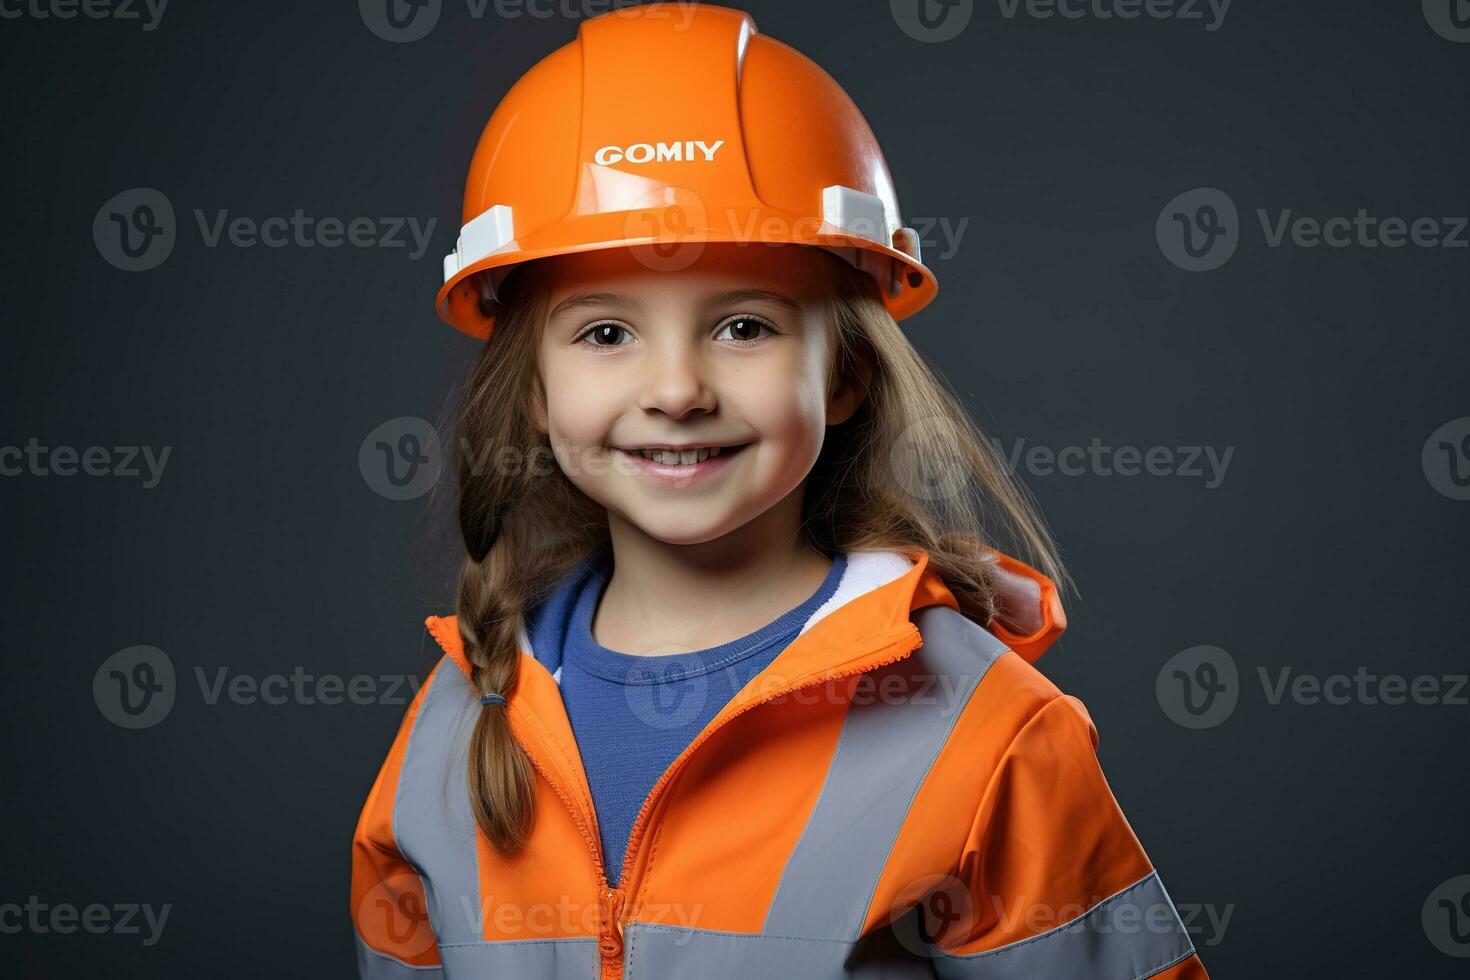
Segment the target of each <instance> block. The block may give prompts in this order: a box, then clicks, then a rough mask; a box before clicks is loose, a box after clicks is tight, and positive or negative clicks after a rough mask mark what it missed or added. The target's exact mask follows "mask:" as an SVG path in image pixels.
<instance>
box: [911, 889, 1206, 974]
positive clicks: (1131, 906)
mask: <svg viewBox="0 0 1470 980" xmlns="http://www.w3.org/2000/svg"><path fill="white" fill-rule="evenodd" d="M936 952H937V953H938V954H939V955H938V956H937V957H936V959H935V960H934V971H935V973H936V975H938V976H940V977H943V978H945V980H949V978H952V977H953V978H984V980H1023V978H1024V980H1030V978H1032V977H1089V978H1096V980H1143V978H1144V977H1151V976H1154V975H1155V974H1157V973H1159V972H1161V971H1163V970H1167V969H1168V968H1169V967H1171V966H1173V965H1174V964H1176V963H1179V962H1180V961H1182V960H1185V959H1187V958H1188V957H1190V956H1191V955H1193V953H1194V943H1193V942H1191V941H1190V938H1189V933H1188V932H1187V931H1186V930H1185V928H1184V923H1183V922H1182V921H1180V919H1179V913H1178V911H1176V910H1175V908H1174V903H1173V902H1172V901H1170V900H1169V893H1168V892H1166V891H1165V890H1164V885H1163V883H1162V882H1160V881H1159V876H1158V872H1150V873H1149V874H1147V875H1145V876H1144V877H1143V878H1140V879H1139V880H1138V881H1137V882H1135V883H1134V884H1132V885H1129V886H1128V887H1127V888H1125V889H1123V890H1122V891H1120V892H1118V893H1117V894H1116V895H1113V896H1112V897H1111V898H1106V899H1104V900H1103V901H1101V902H1099V903H1098V904H1097V905H1094V906H1093V907H1092V908H1091V909H1090V910H1089V911H1087V912H1085V913H1083V914H1082V915H1079V916H1078V917H1077V918H1075V919H1073V920H1072V921H1070V922H1067V923H1065V924H1063V925H1060V926H1058V927H1057V928H1055V929H1052V930H1051V931H1050V932H1043V933H1042V934H1040V935H1039V936H1032V937H1031V938H1030V939H1023V940H1021V941H1019V942H1014V943H1011V944H1010V945H1008V946H1001V947H1000V948H998V949H991V950H986V951H984V952H981V953H971V954H969V955H968V956H955V955H952V954H949V953H945V952H944V951H943V950H936Z"/></svg>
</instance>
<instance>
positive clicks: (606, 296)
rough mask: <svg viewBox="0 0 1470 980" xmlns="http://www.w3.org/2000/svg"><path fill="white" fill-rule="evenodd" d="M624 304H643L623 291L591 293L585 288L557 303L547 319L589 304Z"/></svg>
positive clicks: (552, 318)
mask: <svg viewBox="0 0 1470 980" xmlns="http://www.w3.org/2000/svg"><path fill="white" fill-rule="evenodd" d="M623 305H627V306H639V305H641V304H640V303H639V302H638V301H637V300H636V299H629V298H628V297H627V296H624V295H623V294H622V293H589V292H586V291H585V290H584V291H582V292H576V293H573V294H572V295H570V296H568V297H567V298H566V299H564V300H562V301H561V302H560V303H557V304H556V307H555V308H554V309H553V310H552V311H551V314H550V315H549V316H548V317H547V319H548V320H555V319H556V318H557V317H559V316H562V315H564V314H567V313H572V312H574V311H576V310H580V309H583V308H585V307H588V306H623Z"/></svg>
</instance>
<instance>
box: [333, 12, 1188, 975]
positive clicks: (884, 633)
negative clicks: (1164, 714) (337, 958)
mask: <svg viewBox="0 0 1470 980" xmlns="http://www.w3.org/2000/svg"><path fill="white" fill-rule="evenodd" d="M675 7H677V8H678V9H677V10H676V9H674V8H675ZM634 95H636V97H633V96H634ZM797 135H799V136H800V137H801V139H800V141H799V142H798V141H797V140H795V139H794V138H793V137H795V136H797ZM686 150H688V151H689V152H686ZM464 218H465V227H464V229H463V231H462V233H461V236H460V240H459V242H458V244H457V246H456V249H455V252H454V253H451V255H449V256H448V257H447V258H446V260H445V276H446V281H445V284H444V287H443V289H442V290H441V292H440V297H439V310H440V313H441V315H442V316H443V317H444V318H445V319H446V320H447V321H449V322H450V323H451V324H453V325H454V326H456V327H458V328H459V329H461V330H463V331H465V332H466V333H469V334H471V335H473V336H475V337H478V338H481V339H483V340H484V341H485V343H484V345H483V347H482V348H481V349H480V353H479V358H478V360H477V362H476V364H475V366H474V370H473V374H472V376H471V378H470V381H469V384H468V385H467V387H466V389H465V392H464V396H463V401H462V404H461V411H460V417H459V420H458V435H459V439H458V440H457V443H458V445H460V446H461V449H462V452H461V456H460V459H459V491H460V503H459V525H460V531H461V533H462V536H463V539H464V543H465V547H466V551H467V557H466V560H465V563H464V567H463V570H462V572H461V575H460V587H459V595H458V601H457V609H456V613H455V615H453V616H435V617H430V619H429V621H428V624H427V625H428V629H429V632H430V633H431V634H432V635H433V637H434V639H435V640H436V641H437V642H438V643H439V645H440V646H441V647H442V649H443V651H444V655H443V658H442V659H441V660H440V662H439V663H438V665H437V666H436V667H435V668H434V670H433V671H432V673H431V674H430V676H429V679H428V681H427V682H426V684H425V685H424V686H423V688H422V689H421V690H420V692H419V694H418V695H417V697H416V698H415V700H414V702H413V704H412V705H411V707H410V708H409V710H408V712H407V715H406V716H405V718H404V720H403V723H402V725H401V727H400V729H399V731H398V735H397V737H396V739H395V740H394V743H393V746H392V748H391V749H390V750H389V753H388V757H387V760H386V761H385V763H384V764H383V766H382V768H381V771H380V772H379V774H378V778H377V781H376V782H375V783H374V785H373V788H372V790H371V792H370V794H369V796H368V800H367V803H366V805H365V807H364V808H363V812H362V816H361V818H360V820H359V823H358V827H357V833H356V838H355V841H354V852H353V876H352V908H353V920H354V924H355V928H356V937H357V949H358V964H359V970H360V973H361V975H362V976H364V977H381V978H391V977H433V976H443V977H451V978H460V977H464V978H468V977H502V976H504V977H516V978H540V977H558V978H560V977H578V978H591V977H598V976H600V977H603V978H613V977H639V978H674V977H696V978H705V977H759V976H782V977H812V978H837V977H874V978H876V977H935V976H940V977H996V978H1010V977H1107V978H1110V980H1140V978H1143V977H1152V976H1157V977H1166V978H1170V980H1200V978H1204V977H1205V972H1204V969H1203V967H1202V966H1201V965H1200V962H1199V960H1198V958H1197V957H1196V956H1195V953H1194V948H1193V945H1192V943H1191V942H1190V940H1189V937H1188V935H1187V932H1186V931H1185V929H1184V927H1183V925H1182V923H1181V921H1180V919H1179V916H1178V914H1177V912H1176V911H1175V908H1174V906H1173V904H1172V902H1171V901H1170V899H1169V896H1168V893H1167V892H1166V891H1165V890H1164V888H1163V885H1162V884H1161V882H1160V880H1159V877H1158V875H1157V873H1156V872H1155V870H1154V868H1153V866H1152V864H1151V862H1150V861H1149V859H1148V858H1147V856H1146V855H1145V853H1144V851H1143V849H1142V848H1141V847H1140V845H1139V843H1138V841H1137V839H1136V838H1135V837H1134V835H1133V833H1132V831H1131V829H1130V828H1129V826H1128V823H1127V821H1126V820H1125V819H1124V817H1123V815H1122V813H1121V812H1120V810H1119V808H1118V805H1117V803H1116V801H1115V800H1114V798H1113V795H1112V793H1111V791H1110V790H1109V788H1108V785H1107V783H1106V781H1105V780H1104V778H1103V775H1102V773H1101V770H1100V769H1099V767H1098V764H1097V759H1096V757H1095V754H1094V749H1095V746H1096V731H1095V729H1094V728H1093V726H1092V723H1091V721H1090V719H1089V718H1088V716H1087V713H1086V711H1085V709H1084V708H1083V707H1082V705H1081V702H1079V701H1077V700H1076V699H1075V698H1072V697H1069V696H1067V695H1064V694H1062V693H1061V692H1060V691H1059V690H1057V688H1056V687H1055V686H1054V685H1052V684H1051V683H1050V682H1049V681H1048V680H1046V679H1045V678H1044V677H1043V676H1042V675H1041V674H1040V673H1039V672H1038V671H1037V670H1036V669H1035V668H1034V667H1033V666H1032V662H1033V661H1034V660H1035V659H1036V658H1037V657H1039V656H1040V655H1041V653H1042V652H1043V651H1044V650H1045V649H1046V647H1047V646H1048V645H1049V644H1050V643H1051V642H1052V641H1053V640H1054V639H1055V638H1056V636H1058V635H1059V634H1060V633H1061V631H1062V629H1063V628H1064V626H1065V620H1064V618H1063V615H1062V611H1061V606H1060V603H1059V601H1058V593H1057V589H1056V588H1055V587H1054V586H1053V582H1054V581H1063V580H1064V573H1063V571H1062V568H1061V563H1060V561H1059V559H1058V557H1057V554H1056V550H1055V548H1054V546H1053V544H1052V543H1051V540H1050V537H1049V535H1048V534H1047V532H1046V530H1045V526H1044V524H1043V522H1042V521H1041V519H1040V518H1039V517H1038V516H1037V515H1036V514H1035V512H1034V510H1033V508H1032V506H1031V504H1030V502H1029V499H1028V498H1027V496H1026V495H1025V494H1024V492H1023V491H1021V490H1020V489H1019V487H1018V486H1017V485H1016V484H1015V483H1014V481H1013V480H1012V478H1011V477H1010V475H1009V474H1008V473H1007V472H1006V470H1005V468H1004V466H1003V465H1002V463H1001V461H1000V460H999V459H998V458H997V456H996V454H995V452H994V450H993V449H992V448H991V447H990V445H989V443H988V441H987V440H986V439H985V438H984V437H983V436H982V435H981V433H980V432H979V431H978V430H977V429H976V427H975V425H974V423H973V422H972V421H971V420H970V418H969V416H968V415H967V413H966V412H965V411H964V409H963V407H962V406H961V405H960V404H959V402H958V401H957V400H956V399H955V397H954V396H953V395H952V394H951V393H950V392H949V390H948V389H947V387H946V386H945V385H944V384H943V383H942V382H940V381H939V380H938V378H937V377H936V375H935V374H934V372H933V371H931V370H930V368H929V366H928V365H927V364H926V363H925V361H924V360H923V358H922V357H921V356H920V355H919V354H918V353H917V351H916V350H915V349H914V347H913V346H912V345H911V344H910V343H909V341H908V340H907V338H905V336H904V335H903V333H902V331H901V330H900V328H899V327H898V324H897V321H898V320H900V319H903V318H906V317H908V316H910V315H911V314H913V313H915V312H917V311H918V310H919V309H920V308H921V307H923V306H924V305H926V304H927V303H928V302H929V301H930V300H932V299H933V297H934V295H935V291H936V284H935V281H934V276H933V274H932V272H930V270H929V269H927V268H926V267H925V266H924V265H923V264H922V263H921V262H920V259H919V246H918V242H917V238H916V236H915V235H914V234H913V232H912V230H911V229H908V228H904V227H902V226H901V224H900V222H899V220H898V207H897V201H896V198H895V195H894V192H893V187H892V182H891V179H890V177H889V174H888V170H887V166H886V163H885V162H884V160H883V157H882V155H881V153H880V151H879V149H878V146H877V143H876V140H875V139H874V138H873V135H872V132H871V131H870V130H869V129H868V127H867V124H866V123H865V122H864V121H863V119H862V117H861V116H860V115H859V114H858V112H857V110H856V108H855V107H854V106H853V105H852V103H851V101H850V100H849V99H848V98H847V97H846V95H845V94H844V93H843V92H842V90H841V89H840V88H838V86H837V85H836V83H835V82H834V81H832V79H831V78H830V77H828V76H827V75H826V74H825V73H824V72H822V70H821V69H820V68H818V67H817V66H816V65H815V64H813V63H812V62H811V61H809V60H807V59H806V58H805V57H803V56H802V55H800V54H799V53H797V52H795V51H793V50H792V49H791V48H789V47H787V46H785V45H783V44H781V43H780V42H777V41H773V40H771V39H769V38H766V37H764V36H763V35H760V34H758V33H757V32H756V29H755V25H754V23H753V22H752V21H751V19H750V18H749V16H747V15H745V14H743V13H741V12H739V11H735V10H730V9H728V8H722V7H714V6H710V5H699V6H698V7H697V8H695V9H694V10H693V11H692V12H691V11H690V10H688V9H686V8H685V7H684V5H664V4H653V5H645V6H640V7H635V8H629V9H627V10H621V11H617V12H614V13H609V14H605V15H603V16H600V17H597V18H593V19H591V20H589V21H586V22H585V23H583V24H582V26H581V28H580V30H579V33H578V38H577V40H576V41H574V42H572V43H571V44H569V45H567V46H566V47H563V48H561V49H559V50H558V51H557V52H554V53H553V54H551V55H550V56H548V57H547V58H546V59H544V60H543V61H542V62H540V63H539V64H538V65H537V66H536V67H534V68H533V69H532V70H531V71H530V72H529V73H528V74H527V75H526V76H525V77H524V78H522V79H521V81H520V82H518V83H517V85H516V86H515V87H514V88H513V89H512V90H511V92H510V93H509V94H508V95H507V96H506V98H505V99H504V101H503V102H502V103H501V105H500V107H499V108H498V109H497V110H496V112H495V114H494V115H493V116H492V117H491V119H490V122H489V124H488V126H487V127H486V129H485V132H484V133H483V135H482V137H481V139H480V143H479V147H478V149H477V151H476V154H475V158H474V161H473V162H472V164H471V170H470V179H469V182H468V185H467V192H466V201H465V207H464ZM1002 544H1004V545H1005V546H1006V548H1008V549H1009V550H1015V551H1017V552H1019V553H1020V554H1022V555H1023V556H1024V557H1025V558H1026V562H1024V563H1023V562H1022V561H1021V560H1018V559H1017V558H1013V557H1010V556H1009V555H1007V554H1005V553H1004V549H1002V548H1001V545H1002ZM1033 566H1034V567H1033ZM1037 568H1039V569H1040V570H1039V571H1038V570H1036V569H1037Z"/></svg>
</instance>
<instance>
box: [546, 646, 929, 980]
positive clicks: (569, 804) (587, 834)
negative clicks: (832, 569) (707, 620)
mask: <svg viewBox="0 0 1470 980" xmlns="http://www.w3.org/2000/svg"><path fill="white" fill-rule="evenodd" d="M922 645H923V640H922V638H921V637H920V635H919V630H918V627H916V626H914V625H913V624H912V623H910V624H909V628H908V630H907V631H906V632H905V633H904V634H903V635H902V636H901V637H899V638H898V639H896V640H893V641H890V642H888V643H884V644H882V645H880V646H877V647H874V648H873V649H872V650H870V651H868V652H867V653H864V654H862V655H861V656H862V657H863V658H866V657H870V656H874V655H877V656H882V657H883V658H884V659H882V660H879V661H877V662H875V663H866V664H864V665H863V666H861V667H855V668H849V669H847V670H842V669H839V670H836V671H833V672H831V673H825V674H823V675H822V676H820V677H816V678H813V679H811V680H806V681H803V682H801V683H799V684H795V685H792V686H790V687H785V688H780V689H778V690H776V691H774V692H772V693H770V694H767V695H765V696H764V697H762V698H760V699H759V700H756V701H751V702H750V703H749V704H746V705H745V706H743V707H742V708H740V709H739V710H738V711H736V712H734V713H733V714H731V715H730V716H729V717H728V718H726V719H725V720H724V721H722V722H720V723H719V724H718V725H716V726H714V727H713V728H708V729H706V730H705V731H703V732H701V733H700V734H699V735H697V736H695V739H694V741H692V742H690V743H689V744H688V745H687V746H685V748H684V751H683V752H680V753H679V755H678V756H677V757H675V759H674V761H673V762H671V763H669V766H668V768H667V769H665V770H664V772H663V775H661V776H660V777H659V778H658V781H657V782H655V783H654V784H653V788H652V789H650V790H649V791H648V796H646V797H645V798H644V800H643V805H642V806H640V807H639V808H638V815H637V816H636V817H634V818H633V827H632V829H631V830H630V831H629V833H628V847H627V850H626V851H625V852H624V855H623V876H622V877H623V884H621V885H619V886H618V887H617V888H614V887H612V886H611V885H610V884H609V883H608V880H607V869H606V866H605V865H604V863H603V858H602V840H601V838H600V837H599V836H598V834H596V833H595V832H594V830H595V828H596V825H597V824H596V821H597V811H596V810H595V808H591V807H589V810H590V812H591V814H592V823H591V828H589V826H588V822H587V821H586V820H584V819H583V813H582V809H581V807H580V806H578V805H576V804H575V803H574V802H573V801H572V800H571V798H570V797H569V796H567V794H565V793H563V792H562V791H561V790H560V789H559V788H557V783H556V781H555V780H553V779H551V777H550V776H549V775H547V772H546V768H545V766H544V765H543V763H542V762H541V760H540V759H538V758H537V757H536V754H535V753H534V752H532V751H530V750H529V749H528V748H527V747H526V745H525V743H521V748H522V749H523V750H525V752H526V756H527V758H529V759H530V760H531V764H532V765H533V766H534V767H535V768H536V769H538V770H539V771H540V772H541V775H542V777H543V778H544V779H546V781H547V783H549V784H550V785H551V786H552V788H553V789H554V790H555V791H556V795H557V796H558V797H560V799H561V801H562V804H563V805H564V806H565V807H566V808H567V810H568V811H569V812H570V813H571V815H572V819H573V820H575V821H576V824H577V829H578V830H579V831H581V833H582V840H583V841H584V842H585V843H586V844H587V850H588V853H590V854H591V855H592V863H593V866H594V867H595V868H596V870H597V884H598V895H599V906H600V908H599V912H600V915H599V928H598V939H597V949H598V952H600V953H601V954H602V956H603V966H604V970H603V975H604V976H608V975H609V974H610V975H612V976H617V977H620V976H622V972H623V971H622V966H623V965H622V963H621V958H622V955H623V925H624V923H625V921H626V914H627V911H628V910H627V908H626V903H627V899H628V896H630V895H637V887H636V886H637V885H638V884H641V882H634V883H632V884H630V883H629V880H628V874H627V872H628V870H629V868H633V870H634V871H635V872H636V871H637V870H638V869H637V867H636V866H635V865H634V863H633V862H632V861H631V858H632V857H633V856H634V855H635V854H637V852H638V847H639V845H640V844H641V843H642V840H643V834H644V832H645V831H646V829H647V828H646V827H645V826H644V823H645V820H646V818H647V816H648V814H649V812H650V811H651V810H652V808H653V804H654V802H655V801H656V800H657V799H658V797H659V795H660V794H661V793H662V792H663V790H664V788H665V787H666V786H668V784H669V783H670V782H671V781H672V780H673V778H674V776H675V775H677V773H678V771H679V770H680V769H681V768H683V765H684V763H685V762H687V761H688V759H689V757H690V756H691V755H693V754H694V750H695V749H697V748H699V746H700V745H701V744H703V743H704V742H705V740H706V739H708V738H709V737H710V736H712V735H713V734H714V733H715V732H717V731H719V730H720V729H722V728H724V727H725V726H726V725H728V724H729V723H730V722H732V721H734V720H735V719H736V718H739V717H740V716H741V715H743V714H745V713H746V712H747V711H749V710H751V709H752V708H757V707H759V706H760V705H763V704H765V703H767V702H769V701H774V700H775V699H776V698H779V697H784V696H786V695H787V694H791V693H793V692H795V691H799V690H802V689H803V688H807V687H814V686H816V685H818V684H826V683H827V682H828V681H835V680H841V679H842V678H844V677H851V676H852V675H854V674H863V673H867V672H868V671H870V670H875V669H877V668H878V667H885V666H887V665H888V664H891V663H894V662H895V661H898V660H902V659H903V658H904V657H906V656H908V655H909V654H910V653H912V652H913V651H914V650H916V649H918V648H919V647H920V646H922ZM889 654H891V656H890V655H889Z"/></svg>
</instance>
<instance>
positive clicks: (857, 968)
mask: <svg viewBox="0 0 1470 980" xmlns="http://www.w3.org/2000/svg"><path fill="white" fill-rule="evenodd" d="M623 949H624V956H625V959H624V961H623V976H624V977H625V980H684V978H698V980H716V978H721V980H723V978H729V980H749V978H752V977H754V978H757V980H760V978H764V980H784V978H786V977H800V978H801V980H933V978H934V968H933V966H932V965H931V964H932V961H931V960H929V959H926V958H925V957H923V956H918V955H915V954H914V953H911V952H909V951H907V950H905V949H903V948H901V947H900V946H899V945H898V944H897V943H896V942H895V941H894V940H893V938H892V935H891V933H889V931H888V930H886V929H884V930H877V931H875V932H874V933H870V934H869V935H867V936H864V937H863V938H862V939H861V940H858V941H856V942H844V941H838V940H825V939H797V938H794V937H791V936H763V935H758V934H752V933H735V932H715V931H712V930H708V929H683V928H678V927H675V926H661V925H653V924H651V923H648V922H633V923H629V925H628V926H627V928H626V929H624V930H623Z"/></svg>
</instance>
